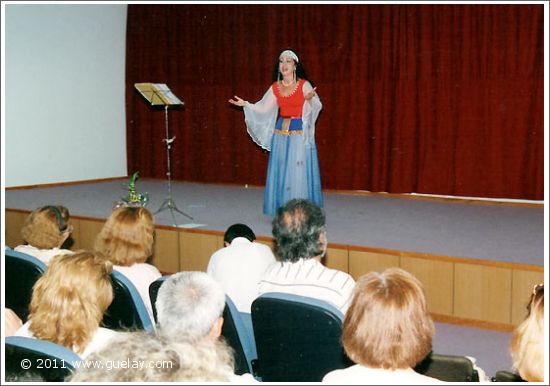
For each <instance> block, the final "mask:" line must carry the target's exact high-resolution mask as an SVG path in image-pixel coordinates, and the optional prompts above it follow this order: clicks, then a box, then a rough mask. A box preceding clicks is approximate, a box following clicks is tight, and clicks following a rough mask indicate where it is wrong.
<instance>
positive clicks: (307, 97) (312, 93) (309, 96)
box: [304, 87, 317, 101]
mask: <svg viewBox="0 0 550 386" xmlns="http://www.w3.org/2000/svg"><path fill="white" fill-rule="evenodd" d="M316 89H317V87H315V88H314V89H313V90H311V91H310V92H308V93H307V94H306V95H305V97H304V98H306V101H308V100H310V99H311V98H313V97H314V96H315V90H316Z"/></svg>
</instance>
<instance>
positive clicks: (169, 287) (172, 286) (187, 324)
mask: <svg viewBox="0 0 550 386" xmlns="http://www.w3.org/2000/svg"><path fill="white" fill-rule="evenodd" d="M155 305H156V309H157V320H158V332H159V334H161V335H163V336H166V337H172V338H176V339H179V338H181V337H187V338H190V339H202V338H203V337H206V336H207V335H208V333H209V332H210V329H211V328H212V326H213V325H214V323H215V322H216V321H217V320H218V318H219V317H220V316H221V315H222V314H223V310H224V307H225V292H224V290H223V288H222V286H221V285H220V284H219V283H218V282H217V281H216V280H214V279H213V278H212V277H210V276H209V275H208V274H206V273H205V272H179V273H176V274H174V275H172V276H170V278H168V279H167V280H166V281H165V282H164V283H163V284H162V285H161V287H160V289H159V292H158V295H157V300H156V303H155Z"/></svg>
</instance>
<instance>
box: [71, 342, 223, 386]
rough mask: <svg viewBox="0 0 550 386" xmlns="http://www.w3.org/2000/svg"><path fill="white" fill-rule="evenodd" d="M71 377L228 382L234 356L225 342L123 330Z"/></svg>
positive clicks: (113, 380) (82, 379)
mask: <svg viewBox="0 0 550 386" xmlns="http://www.w3.org/2000/svg"><path fill="white" fill-rule="evenodd" d="M87 361H88V362H93V363H96V364H99V363H101V365H99V366H98V365H96V366H82V367H80V368H79V369H77V370H76V372H75V373H74V375H72V376H71V377H70V378H68V379H67V381H71V382H226V381H229V380H230V379H231V377H233V356H232V353H231V350H230V348H229V347H228V346H226V345H225V344H223V343H221V342H216V341H209V340H203V341H198V342H189V341H181V340H171V339H166V338H163V337H156V336H152V335H149V334H147V333H146V332H131V333H121V334H120V337H117V338H115V339H113V340H112V341H111V344H110V345H108V346H106V347H105V348H103V349H102V350H100V351H98V352H96V353H94V354H92V355H90V356H89V357H88V358H87Z"/></svg>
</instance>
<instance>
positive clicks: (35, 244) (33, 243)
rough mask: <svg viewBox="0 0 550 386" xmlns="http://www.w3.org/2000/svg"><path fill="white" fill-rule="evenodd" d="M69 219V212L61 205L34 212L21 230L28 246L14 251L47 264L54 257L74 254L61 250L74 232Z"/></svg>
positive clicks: (19, 247) (21, 246)
mask: <svg viewBox="0 0 550 386" xmlns="http://www.w3.org/2000/svg"><path fill="white" fill-rule="evenodd" d="M69 217H70V215H69V210H68V209H67V208H65V207H64V206H61V205H47V206H43V207H40V208H37V209H35V210H33V211H32V212H31V213H30V214H29V215H28V216H27V218H25V222H24V224H23V227H22V228H21V237H22V238H23V240H25V243H26V244H25V245H19V246H17V247H15V248H14V250H15V251H18V252H22V253H26V254H27V255H31V256H34V257H36V258H37V259H40V260H42V261H43V262H44V263H45V264H48V263H49V262H50V259H51V258H52V257H53V256H57V255H63V254H67V253H72V251H70V250H68V249H61V247H62V246H63V244H64V243H65V241H66V240H67V239H68V238H69V236H70V235H71V232H72V231H73V226H72V225H71V224H70V223H69Z"/></svg>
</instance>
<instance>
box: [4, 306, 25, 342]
mask: <svg viewBox="0 0 550 386" xmlns="http://www.w3.org/2000/svg"><path fill="white" fill-rule="evenodd" d="M4 317H5V320H4V335H5V336H12V335H14V334H15V332H16V331H17V330H19V329H20V328H21V326H22V325H23V322H22V321H21V319H20V318H19V316H17V314H16V313H15V312H13V310H12V309H11V308H4Z"/></svg>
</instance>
